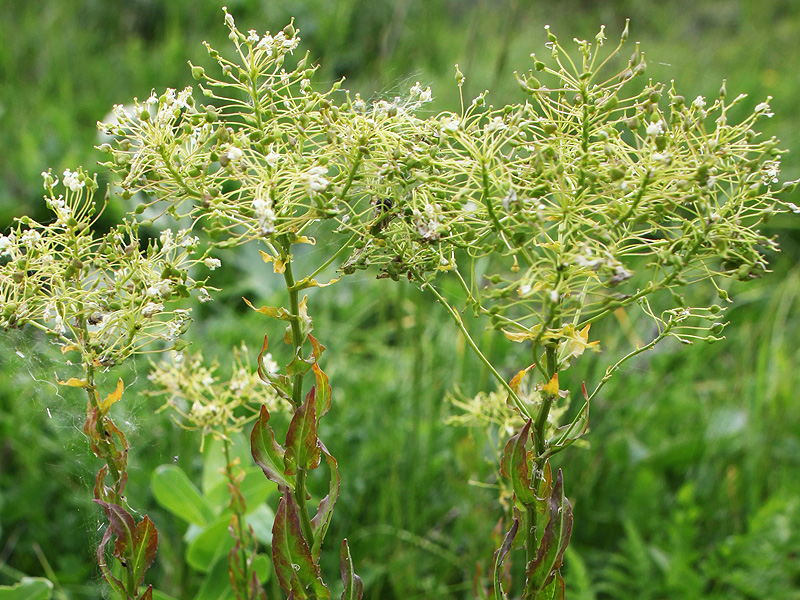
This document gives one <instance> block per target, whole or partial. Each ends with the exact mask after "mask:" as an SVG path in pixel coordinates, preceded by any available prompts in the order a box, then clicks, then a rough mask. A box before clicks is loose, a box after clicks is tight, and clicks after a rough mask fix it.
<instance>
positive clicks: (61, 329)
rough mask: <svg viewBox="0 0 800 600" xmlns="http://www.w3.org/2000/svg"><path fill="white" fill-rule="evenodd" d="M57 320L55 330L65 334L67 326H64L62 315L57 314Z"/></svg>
mask: <svg viewBox="0 0 800 600" xmlns="http://www.w3.org/2000/svg"><path fill="white" fill-rule="evenodd" d="M55 321H56V322H55V325H54V326H53V330H54V331H55V332H56V333H58V334H60V335H64V334H65V333H66V332H67V328H66V327H64V319H62V318H61V315H56V319H55Z"/></svg>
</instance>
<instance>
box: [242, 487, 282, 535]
mask: <svg viewBox="0 0 800 600" xmlns="http://www.w3.org/2000/svg"><path fill="white" fill-rule="evenodd" d="M259 477H261V479H264V477H263V476H262V475H261V473H259ZM245 521H246V522H247V524H248V525H250V527H252V528H253V533H254V534H255V536H256V539H257V540H258V541H259V542H261V543H262V544H265V545H269V544H271V543H272V527H273V525H274V524H275V513H274V512H272V509H271V508H270V507H269V506H268V505H267V504H259V505H258V507H257V508H256V510H254V511H253V512H251V513H250V514H248V515H247V516H246V517H245Z"/></svg>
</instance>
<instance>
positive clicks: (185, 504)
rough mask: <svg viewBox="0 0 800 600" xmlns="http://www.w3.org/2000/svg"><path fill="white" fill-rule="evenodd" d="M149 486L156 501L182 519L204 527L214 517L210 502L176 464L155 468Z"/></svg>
mask: <svg viewBox="0 0 800 600" xmlns="http://www.w3.org/2000/svg"><path fill="white" fill-rule="evenodd" d="M150 487H151V488H152V489H153V495H154V496H155V498H156V501H157V502H158V503H159V504H160V505H161V506H163V507H164V508H166V509H167V510H168V511H170V512H171V513H172V514H174V515H175V516H176V517H179V518H181V519H183V520H184V521H188V522H189V523H194V524H195V525H200V526H201V527H205V526H207V525H209V524H210V523H212V522H213V521H214V519H215V518H216V514H215V513H214V509H213V508H212V506H211V504H210V503H209V502H208V500H206V499H205V498H204V497H203V496H202V495H201V494H200V490H198V489H197V487H195V485H194V483H192V481H191V480H190V479H189V477H188V476H187V475H186V473H184V472H183V469H181V468H180V467H179V466H177V465H161V466H160V467H158V468H156V470H155V471H153V476H152V477H151V480H150Z"/></svg>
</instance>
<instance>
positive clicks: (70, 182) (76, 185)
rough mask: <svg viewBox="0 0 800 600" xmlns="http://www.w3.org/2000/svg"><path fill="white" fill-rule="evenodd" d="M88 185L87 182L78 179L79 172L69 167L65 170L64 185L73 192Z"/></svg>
mask: <svg viewBox="0 0 800 600" xmlns="http://www.w3.org/2000/svg"><path fill="white" fill-rule="evenodd" d="M85 185H86V182H85V181H83V180H80V179H78V173H73V172H72V171H70V170H69V169H67V170H65V171H64V186H65V187H68V188H69V189H70V190H72V191H73V192H77V191H79V190H80V189H81V188H82V187H84V186H85Z"/></svg>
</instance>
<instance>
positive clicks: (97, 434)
mask: <svg viewBox="0 0 800 600" xmlns="http://www.w3.org/2000/svg"><path fill="white" fill-rule="evenodd" d="M83 433H84V434H85V435H86V437H87V438H89V447H90V448H91V449H92V452H93V453H94V455H95V456H96V457H97V458H101V459H103V460H108V459H109V458H111V460H112V462H113V463H114V466H115V467H116V468H117V472H118V473H120V480H119V483H118V485H117V487H118V488H119V489H117V490H116V491H117V493H119V494H122V491H123V489H124V487H125V482H126V481H127V479H128V476H127V468H128V450H129V449H130V444H128V440H126V439H125V435H124V434H123V433H122V432H121V431H120V430H119V429H117V426H116V425H114V422H113V421H112V420H111V419H109V418H107V417H103V416H102V415H100V413H99V411H98V409H97V407H96V406H93V407H91V408H88V409H87V411H86V422H85V423H84V424H83ZM118 446H121V447H118Z"/></svg>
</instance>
